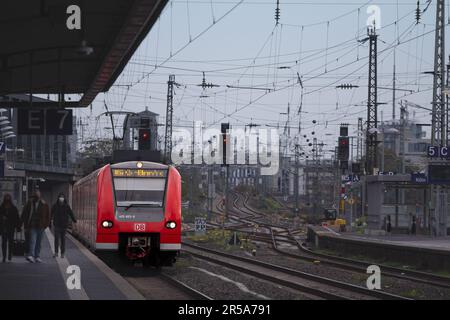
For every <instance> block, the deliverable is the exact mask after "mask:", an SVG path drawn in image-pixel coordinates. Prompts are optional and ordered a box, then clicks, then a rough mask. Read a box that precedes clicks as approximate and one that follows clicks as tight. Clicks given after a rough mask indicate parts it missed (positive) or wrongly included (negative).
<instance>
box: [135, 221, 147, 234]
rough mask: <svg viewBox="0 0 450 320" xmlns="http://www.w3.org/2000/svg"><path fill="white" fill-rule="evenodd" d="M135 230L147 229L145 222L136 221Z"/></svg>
mask: <svg viewBox="0 0 450 320" xmlns="http://www.w3.org/2000/svg"><path fill="white" fill-rule="evenodd" d="M134 231H137V232H142V231H145V223H135V224H134Z"/></svg>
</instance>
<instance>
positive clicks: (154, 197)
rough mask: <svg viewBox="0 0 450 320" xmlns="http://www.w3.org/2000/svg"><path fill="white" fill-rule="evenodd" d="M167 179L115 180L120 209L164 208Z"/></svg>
mask: <svg viewBox="0 0 450 320" xmlns="http://www.w3.org/2000/svg"><path fill="white" fill-rule="evenodd" d="M165 185H166V179H160V178H122V177H120V178H119V177H115V178H114V187H115V191H116V202H117V206H118V207H126V208H130V207H162V206H163V202H164V190H165Z"/></svg>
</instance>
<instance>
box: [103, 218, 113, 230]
mask: <svg viewBox="0 0 450 320" xmlns="http://www.w3.org/2000/svg"><path fill="white" fill-rule="evenodd" d="M112 226H113V223H112V222H111V221H108V220H105V221H103V222H102V227H103V228H112Z"/></svg>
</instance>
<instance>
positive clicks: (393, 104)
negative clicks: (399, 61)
mask: <svg viewBox="0 0 450 320" xmlns="http://www.w3.org/2000/svg"><path fill="white" fill-rule="evenodd" d="M395 71H396V70H395V49H394V72H393V76H392V89H393V90H392V120H395V98H396V97H395V89H396V81H397V79H396V77H395Z"/></svg>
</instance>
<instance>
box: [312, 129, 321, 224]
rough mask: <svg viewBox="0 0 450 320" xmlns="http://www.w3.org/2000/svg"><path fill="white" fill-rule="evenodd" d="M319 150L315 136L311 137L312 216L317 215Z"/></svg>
mask: <svg viewBox="0 0 450 320" xmlns="http://www.w3.org/2000/svg"><path fill="white" fill-rule="evenodd" d="M319 162H320V160H319V152H318V145H317V138H314V139H313V166H314V189H313V190H314V193H313V199H314V200H313V202H314V203H313V208H314V209H313V212H314V216H315V217H317V216H318V213H317V195H318V193H319Z"/></svg>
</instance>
